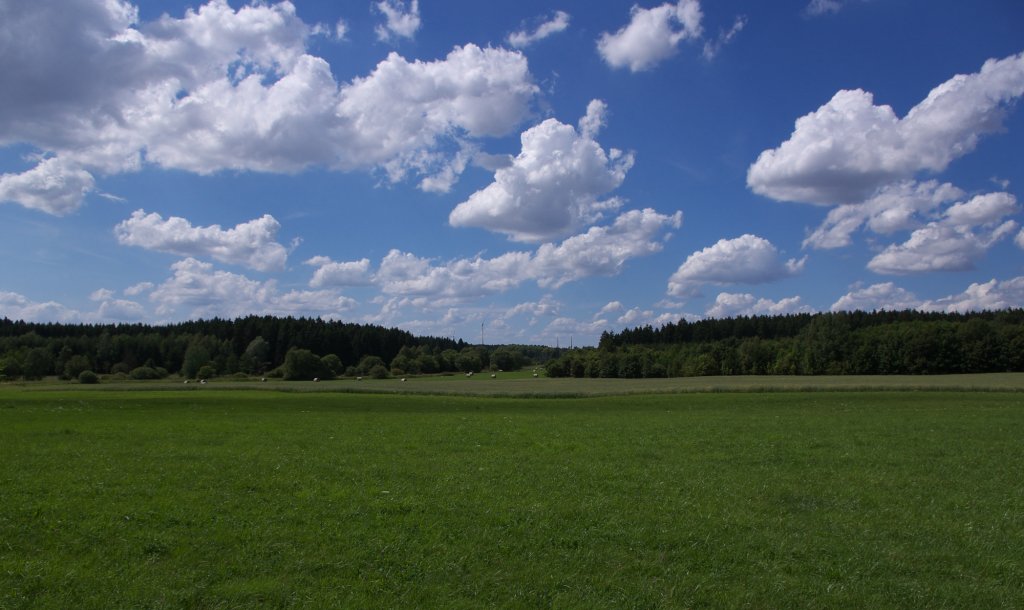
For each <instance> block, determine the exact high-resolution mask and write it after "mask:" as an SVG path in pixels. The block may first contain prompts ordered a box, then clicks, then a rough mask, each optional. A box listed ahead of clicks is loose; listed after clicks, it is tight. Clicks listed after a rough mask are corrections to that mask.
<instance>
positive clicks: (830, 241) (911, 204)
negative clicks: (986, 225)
mask: <svg viewBox="0 0 1024 610" xmlns="http://www.w3.org/2000/svg"><path fill="white" fill-rule="evenodd" d="M963 195H964V192H963V191H961V190H960V189H958V188H956V187H955V186H953V185H952V184H949V183H945V184H939V183H938V182H936V181H935V180H929V181H927V182H922V183H916V182H914V181H913V180H907V181H903V182H899V183H896V184H893V185H890V186H886V187H883V188H882V189H880V190H879V191H878V192H877V193H876V194H875V195H874V196H873V197H871V198H870V199H868V200H867V201H865V202H864V203H849V204H844V205H840V206H837V207H835V208H833V209H831V210H829V212H828V216H826V217H825V221H824V222H822V223H821V225H820V226H819V227H818V228H817V229H815V230H814V232H813V233H811V235H809V236H808V237H807V239H805V240H804V243H803V245H804V247H805V248H806V247H812V248H819V249H825V248H841V247H843V246H848V245H850V243H851V241H852V240H851V237H852V235H853V233H854V232H855V231H857V230H858V229H860V228H861V227H862V226H865V225H866V226H867V227H868V228H869V229H870V230H871V231H873V232H875V233H879V234H889V233H893V232H895V231H902V230H907V229H913V228H917V227H918V226H920V225H921V224H922V222H923V221H922V220H921V219H920V218H919V215H921V214H926V213H929V212H932V211H933V210H935V209H936V208H937V207H939V206H940V205H942V204H944V203H949V202H951V201H954V200H956V199H957V198H959V197H962V196H963Z"/></svg>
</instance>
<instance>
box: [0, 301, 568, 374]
mask: <svg viewBox="0 0 1024 610" xmlns="http://www.w3.org/2000/svg"><path fill="white" fill-rule="evenodd" d="M554 355H555V350H553V349H551V348H547V347H543V346H529V345H504V346H478V345H470V344H467V343H466V342H464V341H462V340H454V339H451V338H447V337H429V336H414V335H413V334H411V333H409V332H407V331H404V330H400V329H397V328H385V327H382V326H376V325H369V324H353V323H345V322H340V321H329V320H323V319H319V318H293V317H285V318H279V317H273V316H249V317H245V318H237V319H234V320H226V319H220V318H214V319H210V320H193V321H188V322H181V323H177V324H166V325H157V326H151V325H146V324H60V323H33V322H24V321H13V320H10V319H7V318H3V319H0V381H9V380H14V379H40V378H42V377H46V376H52V375H56V376H59V377H61V378H65V379H76V378H77V379H80V380H82V381H85V382H86V383H91V382H95V381H97V380H98V376H99V375H110V376H114V377H118V378H133V379H160V378H164V377H167V376H169V375H180V376H181V377H184V378H187V379H197V378H199V379H205V378H211V377H216V376H229V375H237V376H245V377H248V376H254V375H255V376H267V377H283V378H285V379H312V378H314V377H316V378H321V379H329V378H332V377H339V376H343V375H349V376H364V375H365V376H370V377H387V376H391V375H406V374H409V375H417V374H433V373H448V372H469V371H474V372H478V371H482V370H485V369H494V370H499V369H503V370H513V369H517V368H520V367H523V366H526V365H527V364H534V363H543V362H545V361H547V360H549V359H551V358H552V357H553V356H554ZM83 375H84V377H83Z"/></svg>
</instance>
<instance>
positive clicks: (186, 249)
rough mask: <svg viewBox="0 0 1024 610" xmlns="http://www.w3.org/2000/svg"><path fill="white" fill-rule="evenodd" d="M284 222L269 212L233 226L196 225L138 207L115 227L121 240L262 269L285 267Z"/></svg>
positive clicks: (286, 255)
mask: <svg viewBox="0 0 1024 610" xmlns="http://www.w3.org/2000/svg"><path fill="white" fill-rule="evenodd" d="M280 228H281V225H280V223H278V222H277V220H276V219H274V217H273V216H271V215H269V214H264V215H263V216H261V217H260V218H257V219H255V220H250V221H248V222H243V223H240V224H238V225H236V226H235V227H233V228H230V229H221V227H220V225H211V226H208V227H194V226H192V223H190V222H189V221H188V220H186V219H184V218H180V217H177V216H171V217H170V218H167V219H164V218H163V217H162V216H160V214H157V213H155V212H154V213H150V214H147V213H146V212H145V210H136V211H135V212H133V213H132V215H131V218H129V219H127V220H124V221H122V222H121V223H119V224H118V225H117V226H116V227H114V234H115V235H117V240H118V242H119V243H121V244H123V245H126V246H139V247H142V248H146V249H149V250H157V251H159V252H169V253H171V254H177V255H180V256H188V257H199V258H207V257H209V258H213V259H214V260H218V261H220V262H223V263H230V264H235V265H242V266H245V267H249V268H250V269H256V270H258V271H280V270H282V269H284V265H285V262H286V260H287V259H288V252H287V250H286V249H285V247H284V246H282V245H281V244H279V243H277V241H275V239H276V236H277V231H278V229H280Z"/></svg>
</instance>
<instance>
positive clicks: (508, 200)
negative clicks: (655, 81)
mask: <svg viewBox="0 0 1024 610" xmlns="http://www.w3.org/2000/svg"><path fill="white" fill-rule="evenodd" d="M605 112H606V106H605V104H604V103H603V102H601V101H599V100H594V101H592V102H591V103H590V104H589V105H588V107H587V114H586V116H584V117H583V118H582V119H581V120H580V131H577V130H576V129H575V128H574V127H573V126H572V125H566V124H564V123H560V122H559V121H557V120H555V119H547V120H546V121H544V122H542V123H541V124H539V125H536V126H534V127H531V128H530V129H528V130H527V131H525V132H523V134H522V136H521V138H520V139H521V142H522V151H521V152H520V153H519V155H518V156H516V158H515V159H514V160H513V162H512V164H511V165H510V166H508V167H504V168H501V169H498V170H497V171H496V172H495V174H494V182H492V183H491V184H489V185H488V186H487V187H485V188H483V189H481V190H479V191H477V192H475V193H473V194H472V195H470V197H469V199H467V200H466V201H463V202H462V203H460V204H459V205H457V206H456V207H455V209H453V210H452V212H451V214H450V215H449V222H450V223H451V225H452V226H456V227H479V228H483V229H487V230H489V231H494V232H498V233H504V234H506V235H508V236H509V237H510V238H511V239H514V240H516V241H541V240H543V239H549V238H552V237H556V236H559V235H564V234H566V233H568V232H570V231H573V230H575V229H578V228H579V227H581V226H583V225H585V224H588V223H592V222H594V221H596V220H598V219H600V218H601V217H602V215H603V213H604V212H607V211H609V210H615V209H617V208H618V207H619V206H620V205H621V202H620V201H619V200H617V199H614V198H612V199H602V198H603V197H605V196H606V195H607V194H608V193H609V192H611V191H612V190H614V189H616V188H617V187H618V186H619V185H620V184H622V181H623V180H624V179H625V177H626V173H627V172H628V171H629V169H630V168H631V167H632V166H633V155H632V154H629V153H623V152H621V151H618V150H616V149H614V148H613V149H611V150H610V151H608V152H605V150H604V149H603V148H601V145H600V144H598V143H597V142H596V141H595V140H594V137H595V136H596V135H597V132H598V130H599V129H600V126H601V125H602V123H603V121H604V115H605Z"/></svg>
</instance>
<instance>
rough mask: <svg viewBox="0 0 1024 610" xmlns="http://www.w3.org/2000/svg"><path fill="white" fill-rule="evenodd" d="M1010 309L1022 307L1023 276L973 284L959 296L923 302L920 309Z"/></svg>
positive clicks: (947, 310)
mask: <svg viewBox="0 0 1024 610" xmlns="http://www.w3.org/2000/svg"><path fill="white" fill-rule="evenodd" d="M1010 307H1024V276H1020V277H1015V278H1012V279H1009V280H1005V281H998V280H995V279H992V280H989V281H988V282H984V283H974V284H971V285H970V286H968V287H967V290H965V291H963V292H961V293H960V294H954V295H950V296H947V297H943V298H941V299H936V300H934V301H925V302H924V303H923V304H921V307H920V309H924V310H929V311H946V312H965V311H984V310H988V311H996V310H999V309H1007V308H1010Z"/></svg>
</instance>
